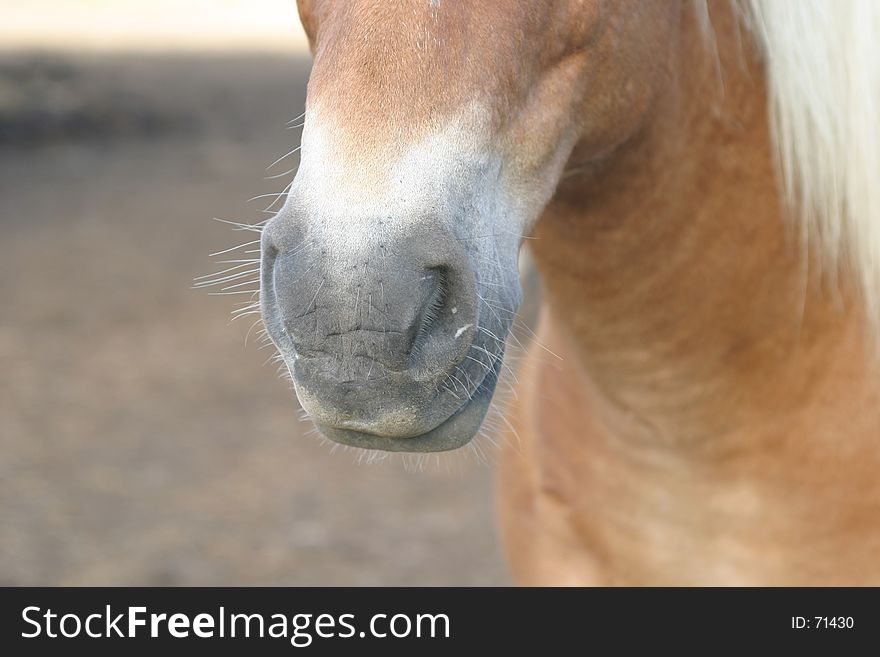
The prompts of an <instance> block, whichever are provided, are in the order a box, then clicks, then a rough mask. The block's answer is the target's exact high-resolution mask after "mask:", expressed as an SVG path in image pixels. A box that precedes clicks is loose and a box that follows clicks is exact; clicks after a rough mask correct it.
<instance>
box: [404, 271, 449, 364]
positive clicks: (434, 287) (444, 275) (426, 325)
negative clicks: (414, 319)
mask: <svg viewBox="0 0 880 657" xmlns="http://www.w3.org/2000/svg"><path fill="white" fill-rule="evenodd" d="M423 280H427V281H428V286H427V287H428V295H427V297H426V299H425V302H424V304H423V305H422V311H421V316H420V318H419V323H418V330H417V331H416V335H415V338H414V340H413V351H414V352H418V350H419V349H420V346H421V345H423V344H424V342H425V341H426V340H427V339H428V337H429V336H430V334H431V332H432V330H433V328H434V326H435V325H436V323H437V322H438V320H439V319H440V318H441V315H442V313H443V311H444V308H445V306H446V302H447V300H448V298H449V275H448V271H447V269H446V267H434V268H432V269H428V270H427V273H426V274H425V275H424V277H423Z"/></svg>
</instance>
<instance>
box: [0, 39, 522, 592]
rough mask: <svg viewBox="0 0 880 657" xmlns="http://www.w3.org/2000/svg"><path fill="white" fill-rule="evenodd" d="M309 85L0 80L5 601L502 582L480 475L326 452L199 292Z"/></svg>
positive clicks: (149, 63)
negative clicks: (146, 591) (151, 591)
mask: <svg viewBox="0 0 880 657" xmlns="http://www.w3.org/2000/svg"><path fill="white" fill-rule="evenodd" d="M307 70H308V63H307V62H306V61H305V60H300V59H296V58H293V57H289V58H285V57H281V56H277V57H261V56H216V57H211V58H198V57H194V56H192V57H183V56H179V57H178V56H165V57H161V56H153V57H137V56H133V55H132V56H112V57H110V56H104V57H100V56H93V57H85V56H83V57H75V58H71V57H66V58H65V57H60V56H54V55H10V54H6V55H3V56H2V59H0V305H2V309H3V311H2V313H0V363H2V374H0V445H2V451H0V583H3V584H15V585H18V584H28V585H32V584H60V585H86V584H88V585H125V584H140V585H153V584H172V585H175V584H205V585H222V584H227V585H240V584H252V585H266V584H286V585H309V584H312V585H341V584H353V585H361V584H387V585H410V584H413V585H415V584H460V585H483V584H499V583H505V582H506V578H505V575H504V568H503V565H502V562H501V558H500V554H499V550H498V547H497V544H496V538H495V531H494V521H493V518H492V509H491V506H492V490H491V468H490V467H489V466H486V465H483V464H480V463H478V462H477V461H476V460H475V459H473V458H469V457H466V456H458V457H456V456H453V457H447V458H444V459H443V460H442V461H441V462H440V465H439V466H437V465H434V464H431V465H429V466H428V467H427V468H425V469H424V471H417V470H414V469H412V468H410V469H407V468H405V467H404V466H403V465H402V464H401V463H400V462H399V461H395V462H393V463H383V464H372V465H367V464H359V463H358V461H357V457H356V455H354V454H351V453H341V452H337V453H335V454H331V453H330V449H329V448H328V447H327V446H325V445H322V444H320V443H319V442H318V440H317V439H315V438H314V437H312V436H305V435H303V434H304V433H305V432H306V431H307V430H308V427H307V426H304V425H301V424H300V423H299V421H298V409H297V407H296V403H295V401H294V400H293V397H292V395H291V393H290V392H289V390H288V386H287V384H286V383H285V382H283V381H281V380H280V379H279V378H278V377H277V376H276V375H275V371H274V368H273V366H272V365H265V366H264V365H263V363H264V361H265V360H266V359H267V357H268V356H269V354H268V352H266V351H260V350H258V348H257V346H256V344H249V345H248V346H245V334H246V333H247V331H248V328H249V324H248V322H244V321H243V322H240V323H238V322H237V323H233V324H230V323H229V315H228V313H229V311H230V310H231V309H232V308H233V306H234V301H235V297H210V296H207V295H206V294H205V293H203V292H195V291H193V290H191V289H190V285H191V282H192V279H193V277H194V276H197V275H200V274H204V273H208V272H210V271H212V269H213V268H212V265H211V262H210V260H209V259H208V257H207V254H208V253H210V252H212V251H217V250H220V249H223V248H225V247H228V246H232V245H234V244H236V240H238V239H239V237H241V236H240V235H236V234H234V233H232V232H231V231H230V230H229V229H228V227H227V226H224V225H222V224H219V223H216V222H212V221H211V217H214V216H216V217H224V218H229V219H244V220H247V221H255V220H258V218H259V216H260V215H259V209H260V206H259V205H258V204H245V200H246V199H248V198H249V197H252V196H255V195H258V194H264V193H268V192H273V191H279V190H280V188H281V187H283V185H284V183H285V179H283V178H282V179H279V180H274V181H264V180H263V179H262V177H263V176H264V175H265V171H264V170H265V167H266V165H267V164H269V163H270V162H272V161H273V160H275V159H276V158H277V157H278V156H279V155H282V154H283V153H285V152H287V151H288V150H290V149H291V148H292V147H293V146H295V145H296V144H297V140H298V132H297V131H296V130H291V131H287V130H285V129H284V126H285V123H286V122H287V121H288V120H289V119H291V118H293V117H295V116H296V115H297V114H299V113H300V111H301V109H302V104H303V92H304V88H305V79H306V75H307ZM281 171H283V169H282V168H276V169H275V170H274V171H273V173H274V172H278V173H280V172H281ZM279 181H280V184H279ZM253 342H254V341H252V343H253Z"/></svg>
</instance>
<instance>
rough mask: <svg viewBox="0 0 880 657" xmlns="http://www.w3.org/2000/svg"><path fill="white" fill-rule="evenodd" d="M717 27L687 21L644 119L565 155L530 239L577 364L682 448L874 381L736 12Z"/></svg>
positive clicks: (647, 427) (828, 417)
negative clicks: (821, 262) (782, 148)
mask: <svg viewBox="0 0 880 657" xmlns="http://www.w3.org/2000/svg"><path fill="white" fill-rule="evenodd" d="M723 4H724V3H718V4H717V5H713V7H715V8H718V7H723ZM713 22H714V24H715V28H716V32H717V40H716V43H715V46H714V48H713V46H712V44H708V45H707V43H706V41H705V39H704V35H703V34H701V33H700V29H699V26H698V24H697V21H696V19H695V18H694V17H693V16H690V15H685V16H684V17H683V24H682V30H681V32H680V35H679V42H678V43H677V44H675V45H674V46H673V47H672V48H671V49H670V60H669V66H668V70H669V81H668V84H667V85H666V86H665V90H664V91H663V92H662V93H661V94H660V95H659V96H658V97H657V98H656V101H655V105H654V107H653V111H652V113H651V117H650V119H649V120H648V121H647V122H646V123H645V125H644V126H643V128H642V130H641V131H640V132H639V134H638V135H636V136H635V137H633V138H632V139H630V140H629V141H628V142H627V143H625V144H623V145H621V146H620V147H619V148H618V149H616V151H615V152H613V153H611V154H608V155H607V156H606V157H605V158H603V161H602V162H598V163H596V162H594V163H591V164H590V165H589V166H588V167H586V170H584V169H583V168H581V169H577V168H575V167H572V173H571V175H569V176H568V177H567V178H565V179H564V180H563V182H562V184H561V185H560V187H559V189H558V192H557V194H556V196H555V197H554V199H553V201H552V202H551V203H550V205H549V206H548V208H547V210H546V213H545V216H543V217H542V219H541V221H540V222H539V224H538V226H537V228H536V232H535V237H536V239H535V240H534V241H532V242H530V246H531V247H532V250H533V253H534V257H535V261H536V265H537V267H538V270H539V272H540V273H541V278H542V283H543V287H544V292H545V296H546V299H547V306H548V309H549V310H548V312H549V315H550V316H551V317H552V320H551V323H552V327H553V332H554V334H555V335H556V337H555V338H553V339H556V340H559V341H561V342H562V343H563V345H567V346H563V348H564V349H565V350H566V351H567V358H568V363H567V364H566V367H575V368H577V369H578V370H579V374H581V375H583V376H586V377H588V378H589V380H590V388H591V389H595V390H596V391H597V394H598V395H600V396H601V397H602V398H603V400H604V401H606V402H607V403H608V405H609V406H611V407H614V408H616V409H618V410H620V411H622V412H621V413H619V414H618V415H619V416H620V417H628V418H637V419H638V421H636V422H632V421H627V423H626V424H627V428H626V429H623V428H621V431H629V432H635V433H639V434H649V437H650V439H660V440H664V441H673V442H678V443H685V442H687V443H693V442H698V441H701V440H702V439H705V438H708V437H712V436H718V435H721V434H724V433H736V432H738V431H739V433H751V434H752V435H758V434H759V433H760V432H755V431H750V430H751V429H754V428H755V427H757V426H767V425H774V426H776V425H777V423H778V421H779V418H780V417H782V416H783V415H786V414H787V416H789V417H791V414H796V415H799V416H802V417H803V418H804V422H806V423H809V422H808V421H816V422H819V421H820V420H821V419H822V418H817V417H816V415H817V414H824V416H825V417H824V421H826V422H827V423H828V424H829V425H833V424H834V422H835V421H837V420H838V419H842V418H835V417H834V413H838V414H842V413H844V412H845V411H844V410H843V407H841V406H835V404H834V403H833V401H832V402H828V403H824V402H823V404H822V405H819V404H818V403H817V400H818V399H824V400H827V399H829V396H830V399H832V400H834V399H840V398H841V397H842V396H849V397H850V398H852V397H853V395H854V394H856V393H855V391H859V394H863V393H864V391H865V389H866V388H868V387H871V386H870V384H869V383H868V382H869V381H871V380H872V379H871V377H872V374H871V373H870V372H869V371H868V366H867V365H866V364H865V363H866V360H867V358H866V351H867V349H866V347H865V343H866V341H865V339H864V331H863V322H862V316H861V311H860V308H859V304H858V302H857V300H855V295H853V294H852V293H851V289H850V286H849V284H848V283H847V281H846V279H845V278H843V277H841V278H837V279H835V280H834V282H833V284H831V285H829V284H828V280H827V279H825V281H824V282H823V279H822V278H821V277H820V276H818V275H816V271H817V268H818V265H817V260H816V258H814V257H813V256H811V255H810V251H809V250H808V248H807V247H806V246H805V245H806V241H805V240H803V239H801V238H800V236H799V235H798V233H797V231H796V230H795V228H794V223H793V222H792V221H791V220H790V219H791V218H790V217H786V216H785V213H784V209H783V204H782V202H781V201H780V195H779V185H778V177H777V175H776V172H775V171H774V161H773V155H772V148H771V139H770V134H769V129H768V121H767V99H766V89H765V86H764V79H763V73H762V70H761V66H760V63H759V62H758V59H757V57H756V55H755V54H754V53H753V52H752V51H751V47H750V45H749V44H748V39H747V37H746V36H745V35H742V37H741V38H740V35H739V34H738V26H737V24H736V19H735V17H734V16H733V14H732V13H731V12H726V13H725V12H724V10H723V9H722V11H718V12H715V14H714V15H713ZM716 50H717V52H716ZM577 161H578V153H577V149H575V154H574V155H573V157H572V162H577ZM575 172H576V173H575ZM873 389H874V390H876V388H873ZM850 393H852V394H850ZM871 394H874V393H871ZM874 399H876V397H874ZM875 419H876V418H875ZM820 424H821V422H820ZM644 437H645V436H642V435H640V438H644Z"/></svg>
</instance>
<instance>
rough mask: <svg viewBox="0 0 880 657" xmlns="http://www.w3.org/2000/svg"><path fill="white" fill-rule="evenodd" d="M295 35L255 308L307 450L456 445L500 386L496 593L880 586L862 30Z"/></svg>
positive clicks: (615, 16)
mask: <svg viewBox="0 0 880 657" xmlns="http://www.w3.org/2000/svg"><path fill="white" fill-rule="evenodd" d="M298 8H299V14H300V18H301V20H302V24H303V26H304V28H305V31H306V34H307V36H308V38H309V43H310V47H311V50H312V53H313V56H314V59H313V68H312V71H311V75H310V79H309V82H308V90H307V102H306V111H305V114H304V126H303V132H302V139H301V152H300V164H299V168H298V171H297V172H296V175H295V177H294V179H293V181H292V183H291V185H290V186H289V188H288V190H287V191H286V194H285V196H284V205H283V207H282V208H281V209H280V210H279V211H278V212H277V213H276V214H275V215H274V216H273V217H272V218H271V219H270V220H269V221H268V222H267V223H266V224H265V225H264V226H263V228H262V234H261V236H260V251H261V255H260V261H261V263H260V272H259V276H260V279H259V285H260V298H259V310H260V312H261V314H262V319H263V321H264V324H265V327H266V329H267V331H268V334H269V336H270V338H271V340H272V342H273V343H274V344H275V346H276V347H277V349H278V352H279V354H280V356H281V358H282V359H283V362H284V364H285V365H286V367H287V369H288V370H289V372H290V375H291V377H292V379H293V382H294V386H295V391H296V395H297V397H298V398H299V402H300V404H301V406H302V408H303V409H304V411H305V413H306V414H307V415H308V417H309V418H311V420H312V421H313V422H314V424H315V425H316V427H317V428H318V430H319V431H320V433H321V434H322V435H323V436H325V437H326V438H329V439H330V440H332V441H335V442H338V443H342V444H344V445H349V446H354V447H358V448H363V449H367V450H383V451H389V452H398V451H402V452H417V453H421V452H437V451H445V450H452V449H456V448H460V447H462V446H464V445H468V444H471V441H472V439H473V438H474V436H476V435H477V434H480V433H482V432H485V429H484V428H482V429H481V427H482V426H483V423H484V420H485V417H486V414H487V411H488V409H489V407H490V405H491V402H492V399H493V396H494V391H495V389H496V386H497V384H498V381H499V380H503V381H505V382H508V383H510V385H512V387H513V393H514V395H515V396H512V397H511V398H510V402H509V404H508V405H507V407H506V408H505V409H502V412H503V418H504V421H503V426H502V430H500V431H498V432H496V434H497V435H496V438H497V440H498V442H499V444H500V446H499V452H498V455H497V459H498V470H499V472H498V491H499V493H498V515H499V518H500V524H501V534H502V538H503V542H504V545H505V550H506V554H507V559H508V562H509V564H510V567H511V570H512V573H513V575H514V577H515V579H516V580H517V581H518V582H519V583H522V584H527V585H529V584H553V585H679V584H686V585H687V584H690V585H694V584H699V585H704V584H713V585H728V584H735V585H751V584H761V585H787V584H811V585H826V584H830V585H841V584H867V583H873V584H880V559H878V555H880V476H878V473H880V367H878V359H877V335H878V329H880V184H878V183H880V180H878V176H880V120H878V119H880V114H878V113H880V48H878V45H877V35H878V34H880V4H878V3H876V2H874V1H873V0H841V1H837V0H797V1H794V0H739V1H738V0H711V1H709V0H681V1H678V2H669V1H668V0H614V1H612V0H491V2H490V1H488V0H486V1H474V2H460V1H457V0H399V1H396V2H375V1H374V0H345V1H342V0H299V2H298ZM524 244H526V245H527V248H528V249H529V251H530V253H531V258H532V260H533V261H534V266H535V269H536V271H537V275H538V279H539V281H540V289H541V306H540V311H539V316H538V320H537V324H536V326H535V328H534V334H535V335H534V338H533V339H532V340H530V341H529V343H528V344H526V345H524V346H523V347H522V348H521V350H520V351H521V353H520V354H519V356H520V362H519V363H518V365H517V368H516V373H515V376H516V380H515V381H512V380H511V378H510V377H511V375H509V374H508V373H507V370H508V369H511V368H510V365H509V363H508V361H506V360H505V351H507V352H511V351H512V350H514V348H515V346H514V345H513V340H512V339H511V337H510V336H511V333H512V327H513V326H514V322H515V317H516V312H517V308H518V307H519V304H520V302H521V300H522V291H521V283H520V274H519V268H518V263H519V257H520V253H521V251H522V250H523V245H524Z"/></svg>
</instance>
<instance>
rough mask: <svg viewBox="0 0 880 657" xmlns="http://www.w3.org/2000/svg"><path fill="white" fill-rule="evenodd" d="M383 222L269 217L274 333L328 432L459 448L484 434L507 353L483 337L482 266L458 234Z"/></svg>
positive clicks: (394, 444) (267, 262)
mask: <svg viewBox="0 0 880 657" xmlns="http://www.w3.org/2000/svg"><path fill="white" fill-rule="evenodd" d="M371 223H372V225H371V229H370V230H364V229H363V223H362V224H361V226H360V227H359V229H358V230H357V233H356V234H353V233H352V232H349V233H347V234H346V235H344V236H341V235H338V234H336V235H334V234H332V233H328V232H327V231H326V230H324V231H320V230H314V229H311V230H310V229H309V228H308V227H309V226H310V225H311V226H314V225H315V224H314V222H294V221H291V218H290V216H289V215H283V216H282V215H279V216H278V217H276V218H274V219H273V220H272V221H270V222H269V224H268V225H267V226H266V228H265V230H264V232H263V238H262V245H261V250H262V262H261V310H262V314H263V319H264V321H265V324H266V327H267V330H268V333H269V335H270V337H271V338H272V340H273V342H274V343H275V345H276V347H278V349H279V351H280V353H281V355H282V357H283V358H284V361H285V363H286V365H287V367H288V370H289V372H290V374H291V376H292V379H293V382H294V386H295V388H296V393H297V396H298V398H299V401H300V404H301V405H302V407H303V409H304V410H305V411H306V412H307V413H308V414H309V415H310V417H311V418H312V420H313V421H314V422H315V424H316V425H317V427H318V429H319V430H320V431H321V433H322V434H324V435H325V436H326V437H328V438H330V439H332V440H334V441H336V442H340V443H343V444H346V445H352V446H356V447H363V448H368V449H378V450H385V451H411V452H429V451H444V450H450V449H455V448H457V447H460V446H462V445H464V444H466V443H467V442H468V441H469V440H470V439H471V438H473V436H474V435H475V434H476V433H477V432H478V430H479V427H480V425H481V423H482V421H483V418H484V416H485V414H486V411H487V409H488V407H489V404H490V402H491V398H492V394H493V392H494V388H495V383H496V381H497V379H498V373H499V368H500V365H501V359H502V353H501V352H502V351H503V345H498V344H491V345H484V344H483V342H482V340H481V332H480V330H479V327H480V318H479V304H478V295H477V284H478V283H477V276H476V272H475V270H474V267H473V266H472V264H471V262H470V261H469V258H468V253H467V250H466V248H465V247H464V246H463V244H462V241H461V240H459V239H457V238H456V236H455V235H454V234H453V233H452V232H450V231H445V230H443V229H442V228H427V227H426V226H427V225H429V222H425V221H420V222H417V225H416V223H415V222H414V223H413V225H411V227H410V228H402V227H401V226H400V224H398V225H396V226H394V227H393V228H392V227H389V226H388V225H387V224H386V223H385V222H384V221H382V220H379V219H377V220H376V221H375V222H371ZM487 356H488V357H487Z"/></svg>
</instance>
